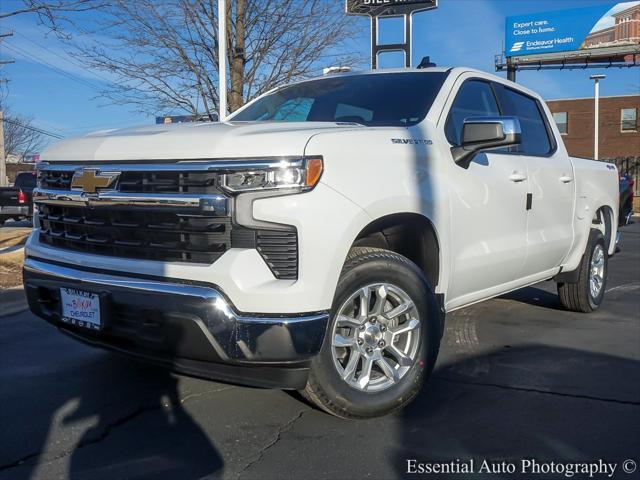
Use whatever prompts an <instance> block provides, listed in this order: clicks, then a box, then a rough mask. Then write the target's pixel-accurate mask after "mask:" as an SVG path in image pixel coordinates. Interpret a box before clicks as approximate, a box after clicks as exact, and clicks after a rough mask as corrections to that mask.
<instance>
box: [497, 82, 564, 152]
mask: <svg viewBox="0 0 640 480" xmlns="http://www.w3.org/2000/svg"><path fill="white" fill-rule="evenodd" d="M494 85H495V88H496V94H497V95H498V100H499V102H500V107H501V109H502V114H503V115H507V116H512V117H517V118H518V119H519V120H520V129H521V130H522V137H521V138H522V142H521V143H520V145H515V146H513V147H510V149H509V151H510V152H516V153H524V154H525V155H538V156H544V155H548V154H549V153H551V150H553V148H554V146H552V144H551V140H550V138H549V131H548V129H547V123H546V122H545V120H544V117H543V115H542V110H541V107H540V105H539V104H538V101H537V100H536V99H535V98H532V97H530V96H528V95H525V94H523V93H520V92H516V91H515V90H512V89H510V88H508V87H505V86H504V85H502V84H499V83H494Z"/></svg>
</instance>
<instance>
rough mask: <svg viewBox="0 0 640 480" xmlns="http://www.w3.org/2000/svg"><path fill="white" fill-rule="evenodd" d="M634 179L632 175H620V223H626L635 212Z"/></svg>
mask: <svg viewBox="0 0 640 480" xmlns="http://www.w3.org/2000/svg"><path fill="white" fill-rule="evenodd" d="M634 183H635V182H634V180H633V177H632V176H631V175H620V212H619V215H618V223H619V225H626V224H628V223H629V220H631V215H632V214H633V186H634Z"/></svg>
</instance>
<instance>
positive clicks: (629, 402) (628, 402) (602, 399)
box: [433, 376, 640, 406]
mask: <svg viewBox="0 0 640 480" xmlns="http://www.w3.org/2000/svg"><path fill="white" fill-rule="evenodd" d="M433 380H440V381H443V382H449V383H458V384H462V385H474V386H478V387H492V388H500V389H504V390H514V391H518V392H525V393H538V394H542V395H556V396H559V397H568V398H577V399H582V400H593V401H597V402H608V403H618V404H621V405H633V406H640V402H636V401H632V400H619V399H616V398H605V397H596V396H593V395H580V394H577V393H565V392H554V391H551V390H541V389H538V388H530V387H515V386H512V385H503V384H499V383H486V382H471V381H467V380H457V379H453V378H446V377H439V376H434V377H433Z"/></svg>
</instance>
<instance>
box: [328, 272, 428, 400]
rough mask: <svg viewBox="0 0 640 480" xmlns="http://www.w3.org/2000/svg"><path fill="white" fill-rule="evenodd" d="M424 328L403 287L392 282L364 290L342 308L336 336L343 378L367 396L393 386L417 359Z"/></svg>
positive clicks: (334, 343) (337, 361)
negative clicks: (421, 333)
mask: <svg viewBox="0 0 640 480" xmlns="http://www.w3.org/2000/svg"><path fill="white" fill-rule="evenodd" d="M420 326H421V325H420V315H419V313H418V309H417V308H416V306H415V304H414V303H413V300H411V297H410V296H409V295H408V294H407V293H406V292H405V291H404V290H402V289H401V288H399V287H397V286H395V285H392V284H390V283H374V284H370V285H367V286H365V287H362V288H360V289H359V290H357V291H356V292H354V293H353V294H351V295H350V296H349V298H348V299H347V300H346V301H345V302H344V303H343V304H342V305H341V306H340V308H339V309H338V312H337V319H336V322H335V323H334V326H333V331H332V333H331V340H332V344H331V352H332V356H333V363H334V366H335V368H336V370H337V371H338V374H339V375H340V377H341V378H342V380H344V381H345V382H346V383H347V384H348V385H349V386H350V387H352V388H355V389H357V390H360V391H363V392H379V391H382V390H386V389H387V388H390V387H392V386H393V385H395V384H397V383H398V382H399V381H400V380H401V379H402V378H403V377H404V376H405V375H406V374H407V372H408V371H409V370H410V369H411V367H412V366H413V364H414V363H415V361H416V357H417V356H418V350H419V347H420Z"/></svg>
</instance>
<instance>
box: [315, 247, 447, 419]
mask: <svg viewBox="0 0 640 480" xmlns="http://www.w3.org/2000/svg"><path fill="white" fill-rule="evenodd" d="M440 337H441V322H440V313H439V308H438V305H437V301H436V298H435V295H434V293H433V291H432V290H431V288H430V286H429V284H428V283H427V280H426V278H425V276H424V273H423V272H422V271H421V270H420V269H419V268H418V267H417V266H416V265H415V264H413V263H412V262H411V261H409V260H408V259H407V258H405V257H403V256H401V255H398V254H396V253H394V252H390V251H387V250H381V249H373V248H354V249H353V250H352V251H351V253H350V254H349V256H348V257H347V261H346V262H345V266H344V268H343V271H342V275H341V277H340V281H339V283H338V287H337V289H336V296H335V299H334V303H333V308H332V317H331V322H330V325H329V328H328V330H327V336H326V339H325V342H324V345H323V347H322V350H321V352H320V354H319V355H318V356H317V357H315V358H314V360H313V362H312V368H311V373H310V375H309V381H308V383H307V387H306V389H305V391H304V395H305V396H306V397H307V398H308V399H309V400H311V401H312V402H314V403H315V404H316V405H318V406H319V407H320V408H322V409H324V410H326V411H327V412H329V413H331V414H333V415H336V416H339V417H344V418H368V417H375V416H379V415H385V414H387V413H390V412H392V411H394V410H397V409H400V408H402V407H403V406H405V405H406V404H407V403H409V402H410V401H411V400H412V399H413V398H414V397H415V395H416V394H417V393H418V391H419V390H420V388H421V386H422V383H423V381H424V380H425V379H426V378H427V377H428V375H429V374H430V373H431V370H432V368H433V365H434V364H435V361H436V357H437V354H438V348H439V344H440Z"/></svg>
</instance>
